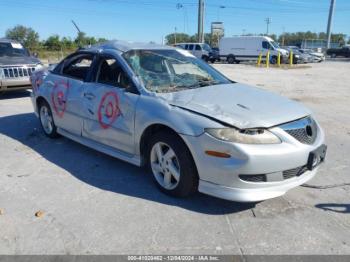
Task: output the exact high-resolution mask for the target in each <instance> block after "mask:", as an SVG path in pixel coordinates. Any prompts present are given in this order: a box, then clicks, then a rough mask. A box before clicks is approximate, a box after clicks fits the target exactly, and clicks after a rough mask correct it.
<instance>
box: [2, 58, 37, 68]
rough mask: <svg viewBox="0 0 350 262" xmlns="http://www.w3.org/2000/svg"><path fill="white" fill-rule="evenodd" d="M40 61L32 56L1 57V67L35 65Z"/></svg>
mask: <svg viewBox="0 0 350 262" xmlns="http://www.w3.org/2000/svg"><path fill="white" fill-rule="evenodd" d="M38 63H40V60H39V59H37V58H35V57H32V56H0V66H5V65H6V66H8V65H33V64H38Z"/></svg>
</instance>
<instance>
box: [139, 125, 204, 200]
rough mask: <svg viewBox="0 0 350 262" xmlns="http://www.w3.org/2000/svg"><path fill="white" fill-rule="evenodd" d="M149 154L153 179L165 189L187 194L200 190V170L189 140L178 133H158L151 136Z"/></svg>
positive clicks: (168, 192) (185, 195)
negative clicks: (193, 156) (187, 141)
mask: <svg viewBox="0 0 350 262" xmlns="http://www.w3.org/2000/svg"><path fill="white" fill-rule="evenodd" d="M170 150H172V151H170ZM146 154H147V155H146V157H147V159H148V167H149V170H150V172H152V174H153V175H152V177H153V180H154V182H155V183H156V185H157V187H158V188H159V189H160V190H161V191H162V192H164V193H165V194H168V195H171V196H175V197H187V196H189V195H191V194H193V193H195V192H196V191H197V188H198V174H197V169H196V166H195V164H194V160H193V158H192V155H191V153H190V151H189V149H188V148H187V146H186V144H185V143H184V142H183V141H182V140H181V138H179V137H178V136H177V135H176V134H173V133H169V132H164V131H161V132H158V133H156V134H155V135H154V136H153V137H151V139H150V143H149V146H148V148H147V153H146ZM167 156H170V157H169V158H168V157H167ZM159 158H161V159H160V160H159ZM174 171H176V172H174ZM169 177H170V178H169Z"/></svg>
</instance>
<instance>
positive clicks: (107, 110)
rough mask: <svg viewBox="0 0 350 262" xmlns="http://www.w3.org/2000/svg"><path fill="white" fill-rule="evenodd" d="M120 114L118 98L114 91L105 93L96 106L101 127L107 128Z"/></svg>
mask: <svg viewBox="0 0 350 262" xmlns="http://www.w3.org/2000/svg"><path fill="white" fill-rule="evenodd" d="M118 116H120V109H119V98H118V96H117V94H116V93H114V92H108V93H106V94H105V95H104V96H103V97H102V99H101V102H100V105H99V106H98V122H99V123H100V126H101V127H102V128H103V129H107V128H109V127H110V126H111V125H112V124H113V123H114V122H115V121H116V120H117V118H118Z"/></svg>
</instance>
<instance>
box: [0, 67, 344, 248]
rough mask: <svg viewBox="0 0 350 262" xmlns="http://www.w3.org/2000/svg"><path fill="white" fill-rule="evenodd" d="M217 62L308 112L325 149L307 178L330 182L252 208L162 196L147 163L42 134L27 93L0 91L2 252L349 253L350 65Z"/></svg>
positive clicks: (203, 198)
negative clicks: (294, 66)
mask: <svg viewBox="0 0 350 262" xmlns="http://www.w3.org/2000/svg"><path fill="white" fill-rule="evenodd" d="M215 67H216V68H217V69H219V70H220V71H222V72H223V73H224V74H226V75H227V76H229V77H230V78H231V79H233V80H236V81H238V82H243V83H248V84H251V85H256V86H258V87H261V88H263V89H268V90H271V91H274V92H277V93H279V94H281V95H284V96H287V97H289V98H291V99H295V100H297V101H300V102H302V103H304V104H306V105H307V106H308V107H310V108H311V109H312V110H313V111H314V113H315V115H316V117H317V119H318V120H319V122H320V123H321V125H322V126H323V128H324V129H325V132H326V136H327V143H328V146H329V149H328V150H329V151H328V153H327V154H328V155H327V162H326V163H325V164H324V166H323V167H322V168H321V170H320V172H319V174H318V175H317V176H316V177H315V178H314V179H313V180H312V181H310V182H309V184H311V185H315V186H332V187H330V188H327V189H319V188H307V187H298V188H296V189H294V190H292V191H290V192H289V193H287V194H286V195H285V196H283V197H280V198H276V199H272V200H268V201H264V202H261V203H258V204H256V205H252V204H242V203H234V202H229V201H224V200H220V199H216V198H213V197H209V196H205V195H202V194H197V195H195V196H194V197H192V198H190V199H174V198H170V197H167V196H165V195H163V194H162V193H160V192H159V191H158V190H157V189H156V187H155V186H154V184H153V183H152V181H151V179H150V176H149V175H148V174H146V172H145V171H144V170H143V169H140V168H137V167H134V166H132V165H130V164H127V163H124V162H122V161H119V160H117V159H114V158H112V157H109V156H106V155H104V154H101V153H99V152H96V151H94V150H91V149H89V148H86V147H84V146H82V145H79V144H77V143H75V142H72V141H70V140H68V139H65V138H60V139H58V140H50V139H48V138H46V137H45V136H44V135H43V133H42V132H41V130H40V127H39V122H38V120H37V119H36V118H35V116H34V114H33V112H32V106H31V103H30V99H29V97H28V94H29V93H28V92H20V93H8V94H5V95H3V96H2V97H1V100H0V145H1V150H0V166H1V169H0V170H1V172H0V253H1V254H130V253H132V254H150V253H157V254H169V253H170V254H240V255H242V254H243V255H246V254H350V200H349V199H350V197H349V196H350V186H345V185H342V184H343V183H350V176H349V165H350V160H349V157H348V153H349V151H350V107H349V101H350V90H349V89H350V73H349V72H350V63H347V62H326V63H322V64H313V65H312V67H311V68H304V69H299V68H297V69H290V70H285V69H276V68H271V69H265V68H256V67H254V66H249V65H226V64H222V65H221V64H217V65H215ZM335 184H339V185H336V186H333V185H335ZM38 211H42V212H41V213H40V214H37V215H38V217H36V216H35V213H36V212H38Z"/></svg>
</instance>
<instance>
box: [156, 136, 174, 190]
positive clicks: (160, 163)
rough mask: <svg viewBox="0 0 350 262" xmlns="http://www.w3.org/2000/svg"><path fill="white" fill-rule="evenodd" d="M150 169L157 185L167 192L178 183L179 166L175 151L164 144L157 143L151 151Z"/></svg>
mask: <svg viewBox="0 0 350 262" xmlns="http://www.w3.org/2000/svg"><path fill="white" fill-rule="evenodd" d="M150 158H151V159H150V160H151V161H150V163H151V169H152V172H153V175H154V177H155V178H156V180H157V182H158V183H159V185H161V186H162V187H163V188H165V189H167V190H172V189H174V188H176V186H177V185H178V184H179V181H180V165H179V161H178V158H177V156H176V154H175V151H174V150H173V149H172V148H171V147H170V146H169V145H167V144H166V143H163V142H157V143H156V144H154V146H153V147H152V149H151V154H150Z"/></svg>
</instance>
